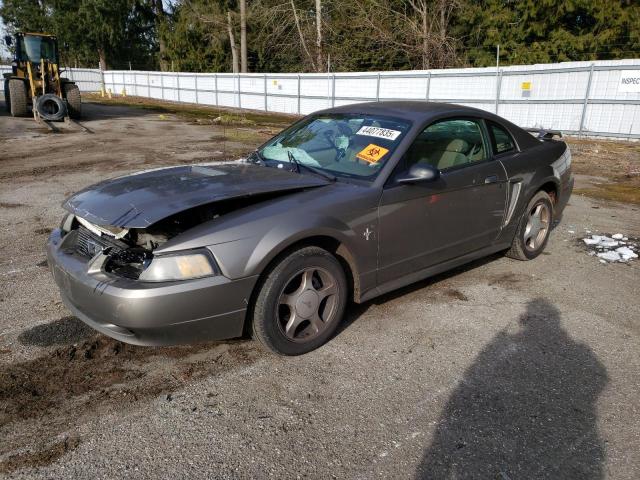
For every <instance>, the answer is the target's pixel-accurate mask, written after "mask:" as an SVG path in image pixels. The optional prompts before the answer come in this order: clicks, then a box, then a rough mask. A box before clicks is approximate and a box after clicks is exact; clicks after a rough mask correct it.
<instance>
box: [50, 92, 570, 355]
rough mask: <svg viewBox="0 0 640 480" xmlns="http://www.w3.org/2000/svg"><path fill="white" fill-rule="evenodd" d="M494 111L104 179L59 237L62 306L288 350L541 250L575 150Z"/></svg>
mask: <svg viewBox="0 0 640 480" xmlns="http://www.w3.org/2000/svg"><path fill="white" fill-rule="evenodd" d="M543 133H545V134H544V135H539V138H536V137H534V136H533V135H532V134H530V133H528V132H526V131H524V130H522V129H520V128H519V127H517V126H515V125H513V124H512V123H510V122H508V121H506V120H504V119H502V118H500V117H498V116H496V115H492V114H490V113H487V112H485V111H481V110H477V109H473V108H468V107H462V106H458V105H450V104H442V103H427V102H381V103H365V104H358V105H349V106H343V107H338V108H332V109H329V110H324V111H321V112H317V113H314V114H313V115H310V116H308V117H305V118H303V119H302V120H300V121H298V122H296V123H295V124H294V125H292V126H291V127H289V128H288V129H286V130H284V131H283V132H282V133H280V134H279V135H277V136H276V137H274V138H273V139H271V140H270V141H268V142H267V143H265V144H264V145H263V146H261V147H260V148H258V149H257V150H256V151H255V152H253V154H251V155H250V156H249V157H248V158H247V159H246V160H243V161H238V162H232V163H226V164H215V165H196V166H180V167H172V168H165V169H160V170H153V171H146V172H141V173H138V174H134V175H130V176H126V177H121V178H116V179H112V180H107V181H105V182H102V183H98V184H97V185H93V186H91V187H89V188H87V189H85V190H83V191H81V192H79V193H77V194H75V195H73V196H72V197H70V198H69V199H68V200H66V201H65V203H64V205H63V206H64V208H65V209H66V210H67V211H68V212H69V213H68V214H67V215H66V216H65V217H64V219H63V221H62V224H61V226H60V228H59V229H56V230H54V231H53V233H52V234H51V236H50V238H49V241H48V248H47V251H48V259H49V264H50V266H51V269H52V272H53V276H54V277H55V281H56V283H57V284H58V286H59V288H60V292H61V296H62V299H63V301H64V302H65V304H66V305H67V307H68V308H69V309H70V310H71V311H72V312H73V314H74V315H76V316H77V317H78V318H80V319H81V320H83V321H84V322H86V323H87V324H89V325H90V326H92V327H93V328H95V329H96V330H98V331H100V332H102V333H104V334H106V335H109V336H111V337H113V338H116V339H119V340H122V341H124V342H128V343H133V344H138V345H168V344H177V343H188V342H195V341H204V340H213V339H224V338H231V337H238V336H241V335H243V334H244V333H246V332H249V331H250V332H252V333H253V335H254V337H256V338H257V339H258V340H259V341H260V342H261V343H262V344H263V345H265V346H266V347H267V348H269V349H271V350H273V351H275V352H278V353H281V354H286V355H297V354H301V353H305V352H308V351H310V350H313V349H314V348H317V347H319V346H320V345H322V344H323V343H325V342H326V341H327V340H328V339H329V338H330V337H331V336H332V334H333V333H334V332H335V330H336V327H337V326H338V324H339V322H340V320H341V318H342V316H343V314H344V311H345V308H346V305H347V303H348V301H354V302H356V303H360V302H366V301H367V300H370V299H372V298H374V297H376V296H377V295H381V294H383V293H385V292H388V291H390V290H393V289H396V288H399V287H402V286H404V285H407V284H410V283H412V282H415V281H417V280H420V279H423V278H425V277H428V276H431V275H434V274H437V273H439V272H442V271H444V270H448V269H451V268H453V267H456V266H458V265H461V264H463V263H466V262H469V261H472V260H474V259H477V258H479V257H483V256H486V255H489V254H491V253H494V252H498V251H506V252H507V254H508V255H509V256H511V257H513V258H517V259H520V260H529V259H533V258H535V257H536V256H538V255H539V254H540V253H541V252H542V250H543V249H544V248H545V245H546V243H547V241H548V239H549V233H550V230H551V227H552V225H553V222H554V221H557V220H558V219H559V218H560V215H561V213H562V211H563V209H564V207H565V205H566V203H567V201H568V199H569V196H570V195H571V190H572V188H573V177H572V174H571V168H570V164H571V154H570V152H569V149H568V148H567V146H566V145H565V143H563V142H562V141H559V140H555V139H553V138H552V137H553V135H552V134H549V133H548V132H543Z"/></svg>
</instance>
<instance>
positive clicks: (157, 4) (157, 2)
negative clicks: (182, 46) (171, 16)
mask: <svg viewBox="0 0 640 480" xmlns="http://www.w3.org/2000/svg"><path fill="white" fill-rule="evenodd" d="M153 8H154V10H155V16H156V18H155V25H156V35H157V36H158V47H159V49H160V52H159V56H160V58H159V63H160V71H161V72H166V71H167V58H166V55H167V45H166V43H165V41H164V35H163V32H162V27H163V26H164V22H165V19H166V17H165V13H164V7H163V6H162V0H153Z"/></svg>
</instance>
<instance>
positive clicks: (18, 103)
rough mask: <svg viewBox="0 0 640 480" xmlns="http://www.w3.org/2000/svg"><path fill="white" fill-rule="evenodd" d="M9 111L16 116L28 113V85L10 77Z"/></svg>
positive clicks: (23, 115)
mask: <svg viewBox="0 0 640 480" xmlns="http://www.w3.org/2000/svg"><path fill="white" fill-rule="evenodd" d="M9 112H11V115H12V116H14V117H25V116H26V115H27V85H26V84H25V83H24V82H23V81H22V80H18V79H16V78H10V79H9Z"/></svg>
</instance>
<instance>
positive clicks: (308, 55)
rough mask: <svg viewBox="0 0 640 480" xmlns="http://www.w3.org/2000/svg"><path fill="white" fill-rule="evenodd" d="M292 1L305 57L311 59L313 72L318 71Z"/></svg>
mask: <svg viewBox="0 0 640 480" xmlns="http://www.w3.org/2000/svg"><path fill="white" fill-rule="evenodd" d="M290 1H291V10H292V11H293V20H294V21H295V23H296V30H298V36H299V37H300V44H301V45H302V50H304V53H305V55H306V56H307V58H308V59H309V63H311V67H312V68H313V70H316V65H315V62H314V61H313V57H312V56H311V53H310V52H309V49H308V48H307V42H306V41H305V39H304V34H303V33H302V27H300V19H299V18H298V12H297V11H296V6H295V4H294V3H293V0H290Z"/></svg>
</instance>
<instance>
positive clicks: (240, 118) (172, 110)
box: [83, 94, 299, 127]
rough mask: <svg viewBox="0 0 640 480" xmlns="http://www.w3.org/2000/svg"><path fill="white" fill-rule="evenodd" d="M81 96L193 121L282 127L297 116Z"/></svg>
mask: <svg viewBox="0 0 640 480" xmlns="http://www.w3.org/2000/svg"><path fill="white" fill-rule="evenodd" d="M84 99H86V100H91V101H92V102H95V103H100V104H103V105H121V106H131V107H137V108H144V109H146V110H151V111H154V112H159V113H161V114H164V115H166V114H173V115H178V116H180V117H182V118H185V119H186V120H191V121H195V122H196V123H198V124H203V123H204V124H215V123H216V119H218V118H220V117H222V118H223V119H225V118H226V119H227V120H228V119H229V118H231V119H235V120H234V121H233V124H235V125H237V124H239V123H238V122H241V123H242V124H244V125H246V123H244V122H251V124H252V125H255V124H260V125H261V126H262V127H264V126H265V125H266V126H272V125H281V126H283V127H284V126H287V125H289V124H290V123H292V122H293V121H294V120H295V119H296V118H299V116H298V115H286V114H277V113H276V114H274V113H263V112H259V111H255V110H241V111H238V110H237V109H236V110H233V109H225V108H220V107H215V106H206V105H196V104H189V103H174V102H167V101H160V100H155V99H151V98H143V97H114V98H103V97H101V96H100V95H98V94H83V100H84ZM218 123H220V124H224V123H225V121H224V120H222V121H221V120H218Z"/></svg>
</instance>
